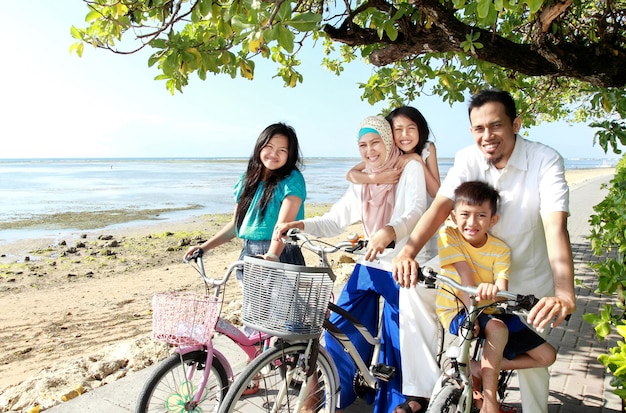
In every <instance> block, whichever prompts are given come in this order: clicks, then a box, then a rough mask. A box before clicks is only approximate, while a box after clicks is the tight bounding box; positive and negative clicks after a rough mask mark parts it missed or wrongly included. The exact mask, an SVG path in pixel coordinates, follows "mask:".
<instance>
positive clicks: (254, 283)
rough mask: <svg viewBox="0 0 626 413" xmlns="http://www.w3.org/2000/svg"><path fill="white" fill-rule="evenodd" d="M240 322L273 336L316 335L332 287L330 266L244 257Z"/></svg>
mask: <svg viewBox="0 0 626 413" xmlns="http://www.w3.org/2000/svg"><path fill="white" fill-rule="evenodd" d="M244 261H245V265H244V270H243V273H244V275H243V308H242V311H241V314H242V321H243V323H244V324H245V325H246V326H248V327H250V328H253V329H255V330H259V331H263V332H265V333H268V334H271V335H273V336H276V337H281V338H291V339H309V338H315V337H318V336H319V335H320V334H321V332H322V323H323V322H324V318H325V317H326V310H327V308H328V301H329V300H330V297H331V293H332V290H333V280H334V278H335V277H334V275H333V273H332V271H331V269H330V268H321V267H304V266H300V265H290V264H282V263H278V262H272V261H266V260H263V259H259V258H252V257H245V258H244Z"/></svg>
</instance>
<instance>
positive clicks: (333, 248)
mask: <svg viewBox="0 0 626 413" xmlns="http://www.w3.org/2000/svg"><path fill="white" fill-rule="evenodd" d="M285 236H286V237H287V238H288V239H289V240H291V241H293V242H295V243H297V242H298V241H302V244H301V245H302V246H303V247H305V248H306V249H308V250H309V251H312V252H314V253H316V254H317V255H320V256H321V255H324V254H331V253H333V252H337V251H339V250H343V251H346V252H349V253H350V254H360V255H363V252H362V250H364V249H365V248H366V247H367V243H368V241H367V240H366V239H363V238H361V237H359V236H358V234H356V233H354V232H353V233H351V234H349V235H348V240H347V241H341V242H339V243H337V244H335V245H333V244H329V243H327V242H325V241H322V240H320V239H319V238H316V239H315V240H311V237H312V235H310V234H307V233H306V232H302V231H300V230H299V229H298V228H291V229H289V230H288V231H287V233H286V234H285ZM313 241H315V242H317V244H313ZM322 244H323V245H322ZM395 246H396V242H395V241H391V243H389V245H387V247H386V248H394V247H395Z"/></svg>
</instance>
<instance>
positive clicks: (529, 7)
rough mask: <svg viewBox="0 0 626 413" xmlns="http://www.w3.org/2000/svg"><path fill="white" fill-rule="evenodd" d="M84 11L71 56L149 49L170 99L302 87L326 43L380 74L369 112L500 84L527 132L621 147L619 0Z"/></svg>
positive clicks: (623, 59)
mask: <svg viewBox="0 0 626 413" xmlns="http://www.w3.org/2000/svg"><path fill="white" fill-rule="evenodd" d="M83 1H84V2H85V3H86V5H87V7H88V9H87V15H86V26H85V27H83V28H77V27H72V35H73V36H74V37H75V38H76V39H78V40H79V42H77V43H75V44H74V45H73V46H72V50H74V51H75V52H76V53H78V54H79V55H82V53H83V51H84V46H85V44H91V45H93V46H95V47H99V48H105V49H109V50H111V51H113V52H116V53H133V52H136V51H137V50H139V49H142V48H144V47H150V48H152V49H154V52H153V54H152V55H151V56H150V58H149V62H148V63H149V65H150V66H154V65H156V66H157V67H158V69H159V71H160V74H159V75H158V76H157V79H159V80H163V81H165V85H166V87H167V89H168V90H169V91H170V92H171V93H175V92H176V91H180V92H182V90H183V88H184V87H185V86H186V85H187V84H188V81H189V76H191V75H193V74H196V75H197V76H198V77H199V78H200V79H206V76H207V75H208V74H226V75H229V76H231V77H236V76H241V77H243V78H246V79H252V78H253V77H254V71H255V65H256V64H259V62H261V61H264V60H268V61H271V62H273V63H274V64H275V66H276V75H277V76H279V77H281V78H282V79H283V81H284V83H285V85H286V86H289V87H294V86H296V85H297V84H298V83H301V82H302V81H303V78H302V75H301V74H300V73H299V72H298V66H299V65H300V60H299V58H298V53H299V51H301V50H302V48H303V46H304V45H305V44H306V43H307V42H309V43H312V42H318V43H321V44H322V45H323V47H324V51H325V56H326V57H324V59H323V62H322V63H323V65H324V66H325V67H326V68H328V69H329V70H331V71H333V72H335V73H336V74H340V73H341V72H342V70H343V66H344V65H345V64H347V63H349V62H351V61H353V60H355V59H364V60H365V61H367V62H369V63H371V64H372V65H374V66H375V67H376V70H375V71H374V72H373V74H372V76H371V77H370V79H363V83H361V84H360V87H361V88H362V90H363V93H362V98H363V99H365V100H367V101H369V102H370V103H372V104H373V103H375V102H378V101H382V100H387V101H388V103H389V105H390V106H395V105H397V104H399V103H403V102H410V101H412V100H414V99H415V98H416V97H417V96H419V95H420V94H434V95H438V96H440V97H441V98H442V100H443V101H446V102H449V103H450V104H452V103H455V102H462V101H463V100H464V96H465V95H466V94H467V93H473V92H475V91H476V90H478V89H481V88H484V87H486V86H493V87H499V88H502V89H505V90H508V91H510V92H511V93H512V94H514V96H515V98H516V100H517V102H518V106H519V110H520V115H521V116H522V118H523V120H524V123H525V124H526V125H527V126H531V125H534V124H537V123H540V122H542V121H553V120H567V121H570V122H594V124H593V126H595V127H598V128H600V130H604V131H609V132H607V134H605V135H603V136H597V139H598V140H599V142H600V143H601V144H603V147H606V148H609V147H610V148H611V149H613V150H614V151H618V152H619V149H618V147H619V145H620V144H622V145H623V144H625V143H626V140H625V139H624V123H623V119H624V117H625V115H626V96H625V93H624V86H625V85H626V47H625V46H626V42H625V39H626V29H625V27H626V1H623V0H601V1H600V0H598V1H584V0H521V1H518V0H478V1H467V0H353V1H349V0H344V1H343V2H337V1H330V0H83ZM603 122H606V123H603ZM616 129H617V130H620V131H621V134H619V135H615V134H614V133H613V132H614V131H615V130H616Z"/></svg>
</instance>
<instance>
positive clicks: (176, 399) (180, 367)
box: [135, 350, 228, 413]
mask: <svg viewBox="0 0 626 413" xmlns="http://www.w3.org/2000/svg"><path fill="white" fill-rule="evenodd" d="M181 358H182V360H181ZM206 358H207V353H206V351H203V350H197V351H192V352H190V353H186V354H183V355H182V356H181V355H180V354H173V355H171V356H170V357H168V358H166V359H165V360H163V361H162V362H161V363H160V364H159V365H158V366H157V367H156V369H155V370H154V371H153V372H152V374H151V375H150V377H149V378H148V380H147V381H146V383H145V384H144V386H143V389H142V390H141V392H140V393H139V398H138V400H137V407H136V409H135V412H136V413H150V412H163V411H178V412H196V413H198V412H214V411H216V410H217V405H218V404H219V403H220V401H221V400H224V398H225V397H226V393H227V392H228V377H227V375H226V369H225V368H224V366H223V365H222V363H221V362H220V361H219V360H218V359H217V358H213V362H212V363H211V372H210V375H209V380H208V382H207V384H206V387H205V390H204V395H203V396H202V398H201V400H200V402H199V403H198V405H197V406H189V405H187V406H185V404H186V402H188V401H189V400H190V399H192V398H193V395H194V394H195V390H196V389H198V387H199V385H200V383H201V382H202V380H203V370H204V368H205V367H206ZM187 376H189V378H186V377H187ZM190 388H191V389H192V390H191V392H190V390H189V389H190ZM174 406H175V408H174ZM172 409H173V410H172Z"/></svg>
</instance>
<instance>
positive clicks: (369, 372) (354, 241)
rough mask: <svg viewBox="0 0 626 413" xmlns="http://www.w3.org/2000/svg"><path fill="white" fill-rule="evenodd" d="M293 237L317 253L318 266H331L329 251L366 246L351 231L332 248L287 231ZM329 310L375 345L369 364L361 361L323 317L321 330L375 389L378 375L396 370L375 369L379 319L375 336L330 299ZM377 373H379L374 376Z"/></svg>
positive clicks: (352, 347)
mask: <svg viewBox="0 0 626 413" xmlns="http://www.w3.org/2000/svg"><path fill="white" fill-rule="evenodd" d="M288 236H291V237H292V238H296V239H300V240H302V241H303V242H302V247H305V248H307V249H309V250H310V251H312V252H314V253H316V254H317V255H318V257H319V262H318V265H319V266H324V267H330V264H329V262H328V259H327V255H328V254H329V253H333V252H336V251H339V250H341V249H343V250H346V251H347V252H350V253H352V254H356V253H357V251H360V250H361V249H363V248H365V246H366V245H367V241H365V240H363V239H359V238H358V236H357V235H356V234H350V236H349V240H348V241H345V242H340V243H339V244H337V245H335V246H333V247H326V248H325V247H320V246H316V245H313V243H312V242H311V240H310V239H309V238H308V236H307V235H306V234H303V233H300V232H295V231H294V232H292V233H290V234H288ZM328 309H329V310H330V311H332V312H334V313H337V314H339V315H341V316H342V317H344V319H345V320H347V321H349V322H350V323H351V324H352V325H353V326H354V327H355V328H356V329H357V330H358V331H359V333H360V334H361V335H362V336H363V338H364V339H365V340H366V341H367V342H368V343H369V344H371V345H372V346H374V351H373V353H372V358H371V361H370V365H369V366H368V365H367V361H365V360H363V358H362V357H361V355H360V354H359V352H358V351H357V349H356V347H355V346H354V344H353V343H352V342H351V341H350V339H349V338H348V336H347V335H346V334H344V333H343V332H342V331H341V330H340V329H339V328H338V327H337V326H336V325H335V324H333V323H332V322H331V321H330V320H329V319H328V318H326V319H325V320H324V324H323V327H324V330H325V331H326V332H327V333H329V334H330V335H331V336H332V337H333V338H334V339H335V340H336V341H337V342H338V343H339V344H341V346H342V347H343V348H344V349H345V351H346V352H347V353H348V355H349V357H350V358H352V360H353V361H354V363H355V365H356V367H357V370H358V371H359V373H360V374H361V376H362V378H363V381H364V383H365V384H366V385H367V386H368V387H369V388H371V389H372V390H377V389H378V380H379V378H381V375H385V374H386V375H389V374H390V375H393V374H394V373H395V370H392V371H388V370H386V371H385V372H384V373H383V372H382V371H378V372H377V367H379V365H378V364H377V361H378V358H379V355H380V344H381V336H382V322H379V323H378V331H377V334H376V336H373V335H372V334H371V333H370V332H369V330H368V329H367V327H365V326H364V325H363V324H362V323H361V321H360V320H359V319H358V318H357V317H355V316H354V315H353V314H351V313H350V312H348V311H346V310H345V309H343V308H341V307H339V306H337V305H336V304H335V303H333V302H332V301H331V302H329V304H328ZM377 373H378V375H377Z"/></svg>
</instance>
